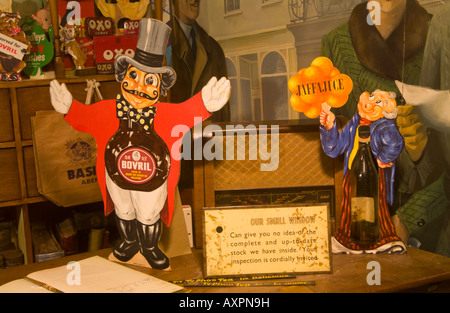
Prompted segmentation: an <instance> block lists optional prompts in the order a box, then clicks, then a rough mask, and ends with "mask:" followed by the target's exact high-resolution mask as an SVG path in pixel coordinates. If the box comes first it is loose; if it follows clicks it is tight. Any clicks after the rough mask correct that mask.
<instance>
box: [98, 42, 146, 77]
mask: <svg viewBox="0 0 450 313" xmlns="http://www.w3.org/2000/svg"><path fill="white" fill-rule="evenodd" d="M137 40H138V35H129V36H99V37H94V54H95V63H96V65H97V74H114V61H115V60H116V58H117V57H118V56H119V55H121V54H124V55H128V56H129V57H130V58H132V57H133V56H134V52H135V51H136V45H137Z"/></svg>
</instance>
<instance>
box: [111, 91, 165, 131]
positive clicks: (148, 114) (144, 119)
mask: <svg viewBox="0 0 450 313" xmlns="http://www.w3.org/2000/svg"><path fill="white" fill-rule="evenodd" d="M116 111H117V118H118V119H120V120H131V121H132V122H133V123H137V124H138V125H140V126H142V127H143V128H144V130H145V131H149V130H150V128H151V126H152V125H153V119H154V118H155V115H156V107H154V106H149V107H146V108H143V109H136V108H135V107H133V106H132V105H131V104H129V103H128V102H127V101H126V100H125V98H124V97H123V96H121V95H118V96H117V100H116Z"/></svg>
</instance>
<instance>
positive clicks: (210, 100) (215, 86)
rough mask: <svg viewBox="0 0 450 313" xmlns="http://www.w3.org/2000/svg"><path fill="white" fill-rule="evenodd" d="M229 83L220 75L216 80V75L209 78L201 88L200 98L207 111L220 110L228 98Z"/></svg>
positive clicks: (229, 91)
mask: <svg viewBox="0 0 450 313" xmlns="http://www.w3.org/2000/svg"><path fill="white" fill-rule="evenodd" d="M230 93H231V84H230V81H229V80H228V79H226V78H225V77H222V78H221V79H220V80H219V81H217V78H216V77H213V78H211V79H210V80H209V82H208V83H207V84H206V86H205V87H203V89H202V99H203V103H204V104H205V108H206V109H207V110H208V112H211V113H212V112H216V111H218V110H220V109H221V108H222V107H223V106H224V105H225V104H226V103H227V102H228V100H229V99H230Z"/></svg>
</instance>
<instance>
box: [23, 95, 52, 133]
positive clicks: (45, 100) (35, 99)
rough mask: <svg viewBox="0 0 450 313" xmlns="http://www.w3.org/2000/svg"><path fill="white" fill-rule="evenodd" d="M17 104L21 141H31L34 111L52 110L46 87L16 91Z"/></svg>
mask: <svg viewBox="0 0 450 313" xmlns="http://www.w3.org/2000/svg"><path fill="white" fill-rule="evenodd" d="M17 104H18V106H19V114H20V131H21V134H22V140H31V139H32V135H31V117H32V116H35V115H36V111H42V110H53V106H52V104H51V102H50V91H49V87H48V86H39V87H27V88H18V89H17Z"/></svg>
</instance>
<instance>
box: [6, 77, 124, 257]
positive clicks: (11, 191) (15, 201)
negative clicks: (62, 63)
mask: <svg viewBox="0 0 450 313" xmlns="http://www.w3.org/2000/svg"><path fill="white" fill-rule="evenodd" d="M87 79H95V80H97V81H98V82H100V84H101V85H100V92H101V94H102V96H103V98H104V99H112V98H115V97H116V95H117V93H118V92H120V85H119V83H118V82H116V81H115V78H114V76H113V75H97V76H92V77H74V78H66V79H61V80H59V81H60V82H64V83H66V84H67V87H68V89H69V90H70V92H71V93H72V95H73V97H74V99H76V100H78V101H80V102H82V103H84V102H85V100H86V90H85V88H86V80H87ZM49 84H50V80H23V81H21V82H0V210H2V209H6V208H11V207H12V208H15V209H16V211H17V221H18V238H19V246H20V248H21V250H22V252H23V253H24V255H25V262H26V263H32V262H33V250H32V242H31V225H30V210H33V207H34V204H37V203H42V202H45V201H47V200H46V199H45V198H44V197H43V196H42V195H40V194H39V192H38V189H37V183H36V170H35V162H34V152H33V141H32V129H31V117H33V116H35V114H36V111H40V110H53V107H52V105H51V103H50V93H49ZM94 97H95V93H94ZM93 100H94V99H93ZM36 207H38V206H36ZM36 209H38V208H36Z"/></svg>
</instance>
